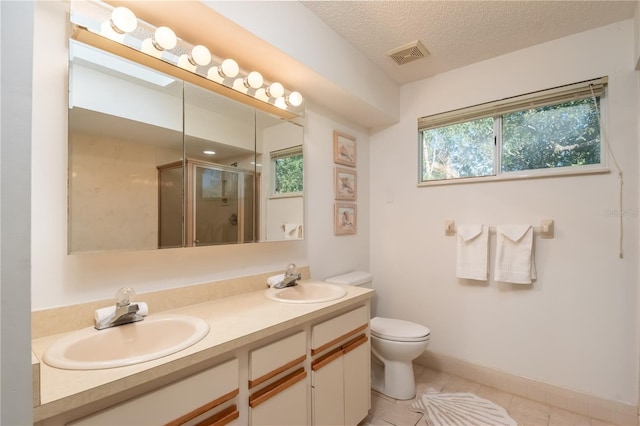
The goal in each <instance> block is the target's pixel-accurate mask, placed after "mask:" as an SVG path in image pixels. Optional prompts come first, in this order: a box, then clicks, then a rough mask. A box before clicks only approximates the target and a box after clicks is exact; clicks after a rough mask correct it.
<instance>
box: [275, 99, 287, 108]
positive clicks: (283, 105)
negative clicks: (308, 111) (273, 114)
mask: <svg viewBox="0 0 640 426" xmlns="http://www.w3.org/2000/svg"><path fill="white" fill-rule="evenodd" d="M273 104H274V105H275V106H277V107H278V108H280V109H287V102H286V101H285V100H284V98H276V101H275V102H274V103H273Z"/></svg>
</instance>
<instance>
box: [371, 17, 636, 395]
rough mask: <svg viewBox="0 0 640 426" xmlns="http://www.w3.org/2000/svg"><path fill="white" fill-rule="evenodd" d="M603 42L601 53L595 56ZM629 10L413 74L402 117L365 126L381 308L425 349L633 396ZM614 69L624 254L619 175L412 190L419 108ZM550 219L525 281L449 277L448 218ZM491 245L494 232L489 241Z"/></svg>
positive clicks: (611, 113)
mask: <svg viewBox="0 0 640 426" xmlns="http://www.w3.org/2000/svg"><path fill="white" fill-rule="evenodd" d="M594 52H597V55H594ZM632 56H633V23H632V21H631V20H629V21H624V22H621V23H617V24H614V25H609V26H606V27H602V28H599V29H595V30H592V31H589V32H585V33H581V34H578V35H574V36H570V37H566V38H563V39H559V40H556V41H552V42H549V43H545V44H542V45H538V46H535V47H532V48H528V49H524V50H521V51H517V52H514V53H511V54H508V55H504V56H502V57H498V58H495V59H492V60H488V61H484V62H481V63H477V64H474V65H471V66H468V67H465V68H461V69H457V70H454V71H451V72H448V73H444V74H441V75H438V76H435V77H433V78H430V79H426V80H423V81H419V82H416V83H413V84H407V85H405V86H404V87H403V88H402V100H401V117H402V119H401V122H400V123H399V124H398V125H395V126H392V127H389V128H387V129H385V130H383V131H380V132H379V133H377V134H376V135H374V136H372V137H371V145H372V147H371V150H372V151H371V156H372V161H371V170H372V173H371V185H372V200H371V210H372V226H371V239H372V256H371V264H372V268H373V273H374V287H375V288H376V290H377V291H378V292H379V300H380V303H379V306H378V309H379V314H381V315H388V316H393V317H397V318H404V319H407V320H412V321H416V322H419V323H422V324H425V325H426V326H428V327H429V328H430V329H431V332H432V337H431V343H430V346H429V350H432V351H434V352H437V353H441V354H445V355H449V356H452V357H455V358H459V359H462V360H466V361H469V362H472V363H475V364H478V365H482V366H486V367H492V368H496V369H499V370H503V371H505V372H508V373H512V374H516V375H521V376H527V377H530V378H533V379H536V380H540V381H543V382H546V383H550V384H554V385H558V386H562V387H566V388H570V389H574V390H577V391H582V392H586V393H588V394H592V395H595V396H600V397H604V398H608V399H612V400H620V401H625V402H629V403H632V404H635V403H636V402H637V393H638V362H637V359H638V320H637V314H638V312H637V286H638V266H637V259H638V216H639V210H638V131H637V129H638V116H637V111H638V88H637V80H636V76H635V74H634V71H633V67H634V65H635V64H634V63H633V61H632ZM603 75H608V76H609V90H608V97H607V101H606V107H607V117H608V121H607V123H606V129H607V131H608V136H609V141H610V143H611V146H612V148H613V150H614V151H615V154H616V157H617V159H618V161H619V163H620V165H621V167H622V169H623V171H624V182H625V185H624V196H623V199H624V209H623V212H622V214H623V215H624V259H619V258H618V249H617V248H618V238H619V235H618V220H617V218H616V217H614V216H617V215H618V214H619V213H620V212H619V211H618V207H617V202H618V198H617V192H618V180H617V176H616V174H615V173H611V174H605V175H589V176H576V177H559V178H546V179H535V180H524V181H504V182H495V183H478V184H459V185H446V186H437V187H425V188H418V187H416V182H417V180H418V177H417V170H418V166H417V165H418V158H417V156H418V148H417V130H416V129H417V123H416V120H417V118H418V117H421V116H426V115H430V114H434V113H439V112H444V111H448V110H452V109H456V108H461V107H466V106H471V105H475V104H479V103H482V102H487V101H491V100H496V99H500V98H504V97H508V96H514V95H518V94H523V93H527V92H531V91H535V90H541V89H546V88H550V87H554V86H558V85H562V84H566V83H571V82H577V81H582V80H586V79H589V78H594V77H599V76H603ZM543 218H550V219H554V220H555V224H556V235H555V239H552V240H541V239H539V238H536V241H535V245H536V263H537V270H538V279H537V281H536V282H535V283H534V284H533V285H532V286H517V285H514V286H511V285H510V284H505V283H496V282H494V281H492V280H491V281H489V283H488V284H472V283H471V282H470V281H461V280H458V279H457V278H456V277H455V262H456V260H455V253H456V248H455V247H456V238H452V237H446V236H445V235H444V220H445V219H453V220H455V221H456V223H458V224H462V223H486V224H492V225H495V224H501V223H530V224H533V225H536V226H539V222H540V220H541V219H543ZM490 246H491V248H492V250H491V253H492V256H493V252H494V248H495V236H492V238H491V239H490Z"/></svg>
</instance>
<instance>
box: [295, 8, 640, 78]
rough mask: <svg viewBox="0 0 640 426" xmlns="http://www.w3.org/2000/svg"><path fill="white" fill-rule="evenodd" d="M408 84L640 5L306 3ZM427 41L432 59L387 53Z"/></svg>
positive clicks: (624, 15)
mask: <svg viewBox="0 0 640 426" xmlns="http://www.w3.org/2000/svg"><path fill="white" fill-rule="evenodd" d="M303 4H304V5H305V6H306V7H307V8H309V9H310V10H311V11H312V12H313V13H315V14H316V15H317V16H318V17H319V18H320V19H321V20H323V21H324V22H325V23H326V24H327V25H329V26H330V27H331V28H333V29H334V30H335V31H336V32H337V33H338V34H339V35H340V36H342V38H344V39H345V40H346V41H347V42H349V43H350V44H351V45H353V46H354V47H355V48H356V49H358V50H360V51H361V52H362V53H363V54H364V55H365V56H366V57H368V58H369V59H370V60H371V61H372V62H373V63H375V64H376V65H378V66H379V67H380V68H381V69H382V70H383V71H384V72H386V73H387V74H388V75H389V76H390V77H391V78H392V79H393V80H395V81H396V82H398V83H400V84H404V83H408V82H411V81H415V80H420V79H423V78H426V77H430V76H433V75H435V74H438V73H442V72H445V71H448V70H451V69H455V68H459V67H462V66H465V65H469V64H472V63H475V62H478V61H482V60H485V59H488V58H492V57H496V56H499V55H502V54H505V53H508V52H512V51H515V50H518V49H522V48H525V47H528V46H533V45H536V44H540V43H544V42H546V41H549V40H553V39H556V38H559V37H564V36H567V35H570V34H575V33H579V32H582V31H586V30H589V29H592V28H596V27H600V26H603V25H607V24H610V23H614V22H618V21H622V20H624V19H629V18H632V17H633V14H634V11H635V8H636V7H638V1H635V0H634V1H515V0H507V1H457V0H449V1H390V0H385V1H304V2H303ZM415 40H420V41H421V42H422V43H423V44H424V45H425V47H426V48H427V50H428V51H429V53H430V55H429V56H427V57H426V58H423V59H420V60H417V61H414V62H410V63H408V64H404V65H398V64H396V62H395V61H393V60H392V59H391V58H389V57H388V56H387V54H386V52H387V51H389V50H392V49H395V48H398V47H401V46H403V45H405V44H407V43H410V42H412V41H415Z"/></svg>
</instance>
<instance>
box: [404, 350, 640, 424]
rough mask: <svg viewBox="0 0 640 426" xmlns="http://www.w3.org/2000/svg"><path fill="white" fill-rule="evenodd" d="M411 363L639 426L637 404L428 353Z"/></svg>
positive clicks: (598, 417) (570, 408)
mask: <svg viewBox="0 0 640 426" xmlns="http://www.w3.org/2000/svg"><path fill="white" fill-rule="evenodd" d="M414 362H415V363H416V364H419V365H422V366H424V367H427V368H431V369H433V370H437V371H442V372H444V373H447V374H452V375H455V376H458V377H462V378H464V379H467V380H471V381H474V382H477V383H480V384H483V385H485V386H489V387H492V388H494V389H498V390H500V391H503V392H509V393H512V394H514V395H518V396H522V397H524V398H528V399H532V400H534V401H538V402H542V403H544V404H547V405H551V406H553V407H557V408H561V409H563V410H567V411H571V412H574V413H576V414H580V415H583V416H588V417H592V418H595V419H598V420H602V421H603V422H607V423H612V424H616V425H625V426H627V425H638V406H637V405H632V404H627V403H624V402H618V401H611V400H608V399H604V398H600V397H596V396H592V395H588V394H585V393H582V392H577V391H573V390H569V389H565V388H562V387H559V386H556V385H551V384H548V383H544V382H540V381H537V380H534V379H530V378H527V377H522V376H517V375H514V374H510V373H505V372H503V371H499V370H495V369H493V368H488V367H483V366H480V365H476V364H473V363H470V362H468V361H463V360H460V359H457V358H453V357H450V356H448V355H442V354H437V353H433V352H431V351H428V352H425V353H423V354H422V355H420V356H419V357H418V358H417V359H416V360H415V361H414Z"/></svg>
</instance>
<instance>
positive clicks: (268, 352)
mask: <svg viewBox="0 0 640 426" xmlns="http://www.w3.org/2000/svg"><path fill="white" fill-rule="evenodd" d="M305 337H306V336H305V332H304V331H301V332H299V333H296V334H293V335H291V336H289V337H285V338H284V339H281V340H278V341H277V342H273V343H269V344H268V345H266V346H263V347H261V348H258V349H254V350H252V351H251V352H250V354H249V388H252V387H254V386H257V385H259V384H260V383H263V382H265V381H267V380H269V379H270V378H272V377H275V376H277V375H278V374H280V373H282V372H284V371H286V370H288V369H290V368H292V367H294V366H296V365H297V364H300V363H301V362H303V361H304V360H305V357H306V351H307V344H306V338H305Z"/></svg>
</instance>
